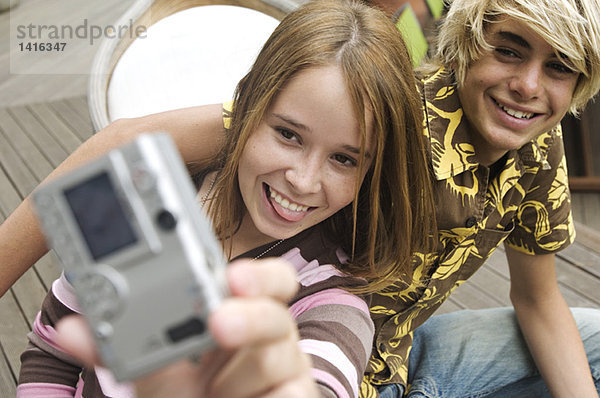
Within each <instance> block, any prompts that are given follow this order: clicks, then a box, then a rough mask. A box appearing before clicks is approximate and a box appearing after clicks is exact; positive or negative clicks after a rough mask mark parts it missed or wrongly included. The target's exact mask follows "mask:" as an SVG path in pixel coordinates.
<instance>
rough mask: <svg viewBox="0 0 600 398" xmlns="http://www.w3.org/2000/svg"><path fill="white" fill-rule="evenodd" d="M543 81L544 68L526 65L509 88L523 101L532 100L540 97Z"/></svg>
mask: <svg viewBox="0 0 600 398" xmlns="http://www.w3.org/2000/svg"><path fill="white" fill-rule="evenodd" d="M541 79H542V67H541V66H540V65H537V64H535V65H533V64H530V65H526V66H525V67H523V68H522V69H520V71H519V73H518V74H517V75H516V76H514V77H513V79H512V80H511V82H510V84H509V87H510V89H511V90H512V91H514V92H515V93H517V94H518V95H519V97H520V98H521V99H531V98H535V97H537V96H538V95H539V91H540V87H541Z"/></svg>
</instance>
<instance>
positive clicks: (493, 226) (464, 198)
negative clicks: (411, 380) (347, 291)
mask: <svg viewBox="0 0 600 398" xmlns="http://www.w3.org/2000/svg"><path fill="white" fill-rule="evenodd" d="M419 89H420V92H421V96H422V100H423V104H424V112H425V120H424V133H425V134H426V136H427V137H428V138H429V142H430V148H429V150H430V155H431V161H432V171H433V173H434V176H435V183H434V195H435V196H436V198H435V203H436V205H437V218H438V220H437V222H438V228H439V230H440V232H439V234H440V235H439V238H440V242H439V246H438V248H437V250H436V252H435V253H430V254H428V255H427V256H425V255H424V254H422V253H421V254H418V255H417V256H415V258H416V261H415V279H417V280H418V281H420V283H418V284H413V285H412V286H406V285H402V286H395V287H394V288H393V289H388V290H386V291H385V292H383V293H380V294H375V295H374V296H373V300H372V307H371V317H372V318H373V320H374V322H375V326H376V337H375V341H374V346H373V352H372V354H371V359H370V362H369V365H368V367H367V372H366V375H365V377H364V379H363V383H362V385H361V396H362V397H376V396H377V392H376V390H375V388H374V385H381V384H389V383H401V384H404V385H406V380H407V372H408V356H409V353H410V348H411V344H412V336H413V331H414V330H415V328H416V327H418V326H419V325H421V324H422V323H423V322H425V321H426V320H427V319H428V318H429V317H430V316H431V315H432V314H433V313H434V312H435V311H436V310H437V309H438V308H439V306H440V305H441V304H442V302H443V301H444V300H445V299H446V298H447V297H448V296H449V294H450V293H451V292H452V291H453V290H454V289H455V288H457V287H458V286H459V285H460V284H462V283H463V282H464V281H465V280H467V279H468V278H469V277H470V276H471V275H472V274H473V273H474V272H475V271H476V270H477V269H479V267H481V265H482V264H483V263H484V262H485V260H486V259H487V258H488V257H489V256H490V254H491V253H492V251H494V249H496V247H498V245H500V243H502V242H505V243H506V244H507V245H509V246H510V247H512V248H515V249H517V250H519V251H522V252H525V253H529V254H547V253H554V252H557V251H559V250H561V249H562V248H564V247H566V246H567V245H569V244H570V243H571V242H572V241H573V239H574V238H575V231H574V227H573V221H572V217H571V207H570V194H569V189H568V180H567V169H566V159H565V156H564V149H563V142H562V131H561V128H560V126H557V127H555V128H554V129H552V130H551V131H548V132H546V133H544V134H542V135H540V136H539V137H537V138H536V139H535V140H533V141H531V142H529V143H527V144H526V145H524V146H523V147H521V148H520V149H518V150H512V151H509V152H508V153H507V154H506V156H505V157H504V159H505V163H504V164H503V165H502V166H501V168H500V169H499V170H497V171H496V172H494V173H492V174H493V177H492V178H489V177H490V168H488V167H486V166H482V165H480V164H478V163H477V160H476V158H475V156H474V155H475V153H474V148H473V146H472V145H471V144H469V137H470V132H469V124H468V123H467V120H466V118H465V117H464V114H463V110H462V108H461V105H460V102H459V98H458V93H457V90H456V82H455V80H454V77H453V74H452V73H450V72H448V71H446V70H444V69H441V70H439V71H438V72H437V73H435V74H434V75H433V76H430V77H428V78H424V79H422V80H421V81H420V83H419ZM425 258H427V261H424V259H425Z"/></svg>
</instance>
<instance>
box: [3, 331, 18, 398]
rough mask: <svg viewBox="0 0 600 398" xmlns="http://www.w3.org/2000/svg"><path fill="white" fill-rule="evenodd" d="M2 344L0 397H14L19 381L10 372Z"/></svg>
mask: <svg viewBox="0 0 600 398" xmlns="http://www.w3.org/2000/svg"><path fill="white" fill-rule="evenodd" d="M1 343H2V342H1V341H0V397H14V396H16V395H17V389H16V385H17V380H16V378H15V377H14V375H13V374H12V372H11V370H10V366H9V364H8V359H7V358H6V356H5V355H4V351H3V350H2V344H1Z"/></svg>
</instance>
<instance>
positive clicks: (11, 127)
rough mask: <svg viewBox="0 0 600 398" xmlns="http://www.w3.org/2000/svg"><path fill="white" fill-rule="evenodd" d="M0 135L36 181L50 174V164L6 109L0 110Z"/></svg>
mask: <svg viewBox="0 0 600 398" xmlns="http://www.w3.org/2000/svg"><path fill="white" fill-rule="evenodd" d="M0 134H2V135H3V136H4V138H5V139H6V140H7V141H8V142H10V143H11V145H12V147H13V148H14V149H15V151H16V153H17V154H18V155H19V157H20V158H21V159H22V160H23V163H24V164H25V166H26V167H27V168H28V169H29V170H30V171H31V172H32V173H33V175H34V176H35V177H36V178H37V180H38V181H40V180H42V179H43V178H45V177H46V176H47V175H48V174H50V172H51V171H52V169H53V167H52V165H51V164H50V162H48V160H47V159H46V158H45V156H44V155H43V154H42V152H40V149H39V148H38V147H37V146H36V145H35V144H34V143H33V142H32V141H31V139H30V138H29V137H28V136H27V134H25V132H24V131H23V129H22V128H21V126H19V125H18V124H17V122H16V121H15V120H14V119H13V118H12V116H11V115H10V114H9V112H8V111H7V110H6V109H0Z"/></svg>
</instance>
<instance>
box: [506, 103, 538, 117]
mask: <svg viewBox="0 0 600 398" xmlns="http://www.w3.org/2000/svg"><path fill="white" fill-rule="evenodd" d="M499 106H500V108H502V110H503V111H504V112H506V113H508V114H509V115H511V116H512V117H516V118H519V119H531V118H532V117H533V115H534V114H533V113H531V112H521V111H516V110H514V109H510V108H507V107H505V106H502V105H499Z"/></svg>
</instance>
